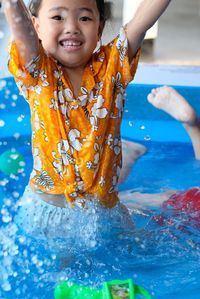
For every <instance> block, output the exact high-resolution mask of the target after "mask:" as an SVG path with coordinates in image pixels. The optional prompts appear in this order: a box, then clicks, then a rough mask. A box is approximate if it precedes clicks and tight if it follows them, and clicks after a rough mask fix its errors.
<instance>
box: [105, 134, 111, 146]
mask: <svg viewBox="0 0 200 299" xmlns="http://www.w3.org/2000/svg"><path fill="white" fill-rule="evenodd" d="M112 142H113V136H112V134H109V135H108V137H107V138H106V144H108V145H111V144H112Z"/></svg>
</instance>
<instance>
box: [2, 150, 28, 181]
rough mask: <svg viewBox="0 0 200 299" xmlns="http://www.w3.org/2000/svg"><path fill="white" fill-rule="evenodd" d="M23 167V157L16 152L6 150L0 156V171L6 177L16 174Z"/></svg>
mask: <svg viewBox="0 0 200 299" xmlns="http://www.w3.org/2000/svg"><path fill="white" fill-rule="evenodd" d="M24 165H25V161H24V157H23V156H22V155H21V154H20V153H19V152H17V151H16V150H7V151H5V152H3V153H2V154H1V155H0V170H1V171H2V172H3V173H4V174H6V175H11V174H18V173H19V172H20V171H21V170H22V169H23V168H24Z"/></svg>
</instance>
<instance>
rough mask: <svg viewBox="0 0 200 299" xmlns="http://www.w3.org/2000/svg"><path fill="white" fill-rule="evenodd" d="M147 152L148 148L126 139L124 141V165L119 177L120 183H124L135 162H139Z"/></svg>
mask: <svg viewBox="0 0 200 299" xmlns="http://www.w3.org/2000/svg"><path fill="white" fill-rule="evenodd" d="M145 152H146V147H145V146H143V145H142V144H139V143H135V142H131V141H127V140H124V139H123V140H122V153H123V164H122V170H121V173H120V177H119V183H122V182H123V181H124V180H125V179H126V178H127V176H128V175H129V172H130V170H131V167H132V166H133V164H134V162H135V160H137V159H138V158H139V157H140V156H142V155H143V154H144V153H145Z"/></svg>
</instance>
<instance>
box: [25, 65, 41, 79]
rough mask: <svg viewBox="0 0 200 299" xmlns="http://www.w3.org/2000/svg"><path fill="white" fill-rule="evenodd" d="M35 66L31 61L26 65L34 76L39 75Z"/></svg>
mask: <svg viewBox="0 0 200 299" xmlns="http://www.w3.org/2000/svg"><path fill="white" fill-rule="evenodd" d="M35 68H36V63H33V62H31V63H30V64H29V65H28V67H27V69H28V72H29V73H30V74H31V76H32V77H34V78H36V77H38V75H39V72H38V71H37V70H36V69H35Z"/></svg>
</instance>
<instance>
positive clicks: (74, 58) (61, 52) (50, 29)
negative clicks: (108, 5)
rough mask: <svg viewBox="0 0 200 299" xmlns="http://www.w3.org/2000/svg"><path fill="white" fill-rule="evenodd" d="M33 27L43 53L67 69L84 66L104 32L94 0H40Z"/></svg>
mask: <svg viewBox="0 0 200 299" xmlns="http://www.w3.org/2000/svg"><path fill="white" fill-rule="evenodd" d="M33 24H34V27H35V29H36V31H37V33H38V37H39V39H40V40H41V42H42V45H43V47H44V49H45V50H46V51H47V52H48V53H49V54H50V55H52V56H53V57H54V58H55V59H56V60H58V61H59V62H60V63H61V64H62V65H63V66H65V67H67V68H79V67H84V66H85V65H86V64H87V62H88V61H89V59H90V57H91V55H92V53H93V51H94V50H95V48H96V45H97V42H98V39H99V37H100V36H101V32H102V29H103V24H102V23H101V22H100V16H99V12H98V8H97V5H96V1H95V0H43V1H42V4H41V7H40V10H39V14H38V17H37V18H36V17H33Z"/></svg>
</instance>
